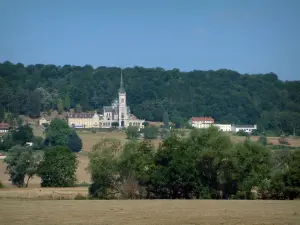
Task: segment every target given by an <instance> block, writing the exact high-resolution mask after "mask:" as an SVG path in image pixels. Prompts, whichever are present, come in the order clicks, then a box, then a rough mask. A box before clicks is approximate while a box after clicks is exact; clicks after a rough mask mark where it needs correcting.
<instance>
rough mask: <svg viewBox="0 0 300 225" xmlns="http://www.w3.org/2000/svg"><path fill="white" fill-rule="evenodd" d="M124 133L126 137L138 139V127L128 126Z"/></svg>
mask: <svg viewBox="0 0 300 225" xmlns="http://www.w3.org/2000/svg"><path fill="white" fill-rule="evenodd" d="M125 134H126V137H127V139H130V140H134V139H138V138H139V137H140V132H139V130H138V127H135V126H129V127H127V128H126V130H125Z"/></svg>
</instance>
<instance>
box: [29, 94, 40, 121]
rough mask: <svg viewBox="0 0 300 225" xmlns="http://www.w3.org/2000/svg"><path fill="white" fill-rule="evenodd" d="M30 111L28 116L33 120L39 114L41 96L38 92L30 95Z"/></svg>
mask: <svg viewBox="0 0 300 225" xmlns="http://www.w3.org/2000/svg"><path fill="white" fill-rule="evenodd" d="M29 108H30V111H29V115H30V116H31V117H33V118H37V117H39V116H40V113H41V96H40V93H39V92H38V91H33V92H31V94H30V106H29Z"/></svg>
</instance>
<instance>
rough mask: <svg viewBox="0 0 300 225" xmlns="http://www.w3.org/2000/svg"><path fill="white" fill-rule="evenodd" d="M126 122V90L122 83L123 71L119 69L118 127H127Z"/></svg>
mask: <svg viewBox="0 0 300 225" xmlns="http://www.w3.org/2000/svg"><path fill="white" fill-rule="evenodd" d="M127 123H128V112H127V104H126V92H125V89H124V83H123V73H122V69H121V80H120V88H119V128H122V127H127V126H128V125H127Z"/></svg>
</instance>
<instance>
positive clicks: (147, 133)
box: [141, 126, 158, 139]
mask: <svg viewBox="0 0 300 225" xmlns="http://www.w3.org/2000/svg"><path fill="white" fill-rule="evenodd" d="M141 132H142V133H143V134H144V138H145V139H156V138H157V135H158V127H156V126H147V127H145V128H143V129H142V130H141Z"/></svg>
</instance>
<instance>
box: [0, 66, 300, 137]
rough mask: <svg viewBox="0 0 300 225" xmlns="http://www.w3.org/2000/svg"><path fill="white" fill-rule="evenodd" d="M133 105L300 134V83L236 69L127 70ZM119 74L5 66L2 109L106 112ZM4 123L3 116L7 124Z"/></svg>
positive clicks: (1, 69)
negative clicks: (62, 109) (75, 108)
mask: <svg viewBox="0 0 300 225" xmlns="http://www.w3.org/2000/svg"><path fill="white" fill-rule="evenodd" d="M123 74H124V83H125V88H126V91H127V95H128V97H127V99H128V104H129V105H130V107H131V110H132V112H133V113H134V114H135V115H137V116H138V117H140V118H145V119H147V120H150V121H161V120H162V116H163V113H164V111H165V110H166V111H168V113H169V115H170V118H171V120H173V121H175V122H176V121H180V120H182V119H188V118H190V117H192V116H212V117H213V118H214V119H215V120H216V121H217V122H220V123H238V124H254V123H256V124H258V125H259V127H260V128H261V129H263V130H272V131H275V132H278V133H279V132H281V131H283V132H286V133H293V131H294V128H295V131H296V133H298V134H300V82H299V81H286V82H283V81H280V80H279V79H278V77H277V75H275V74H273V73H270V74H258V75H241V74H239V73H237V72H235V71H231V70H217V71H212V70H210V71H191V72H180V71H179V70H177V69H173V70H164V69H162V68H152V69H146V68H142V67H134V68H126V69H125V70H124V71H123ZM119 80H120V69H119V68H112V67H98V68H93V67H91V66H88V65H87V66H84V67H80V66H70V65H65V66H63V67H60V66H55V65H41V64H38V65H30V66H27V67H25V66H24V65H22V64H12V63H10V62H4V63H2V64H0V112H1V108H2V111H3V108H4V109H5V110H6V111H8V110H9V111H10V112H12V113H16V114H24V115H31V116H38V115H39V112H40V111H47V110H50V109H56V108H57V105H58V104H57V103H58V99H61V101H60V102H59V104H60V106H63V105H64V106H65V108H67V109H68V108H69V107H75V106H76V105H78V106H77V107H78V108H79V109H80V107H79V105H80V106H81V108H82V110H84V111H86V110H94V109H101V107H102V106H103V105H107V104H110V103H111V101H112V100H113V99H114V98H115V97H116V95H117V90H118V87H119ZM0 117H1V113H0ZM0 119H1V118H0Z"/></svg>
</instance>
